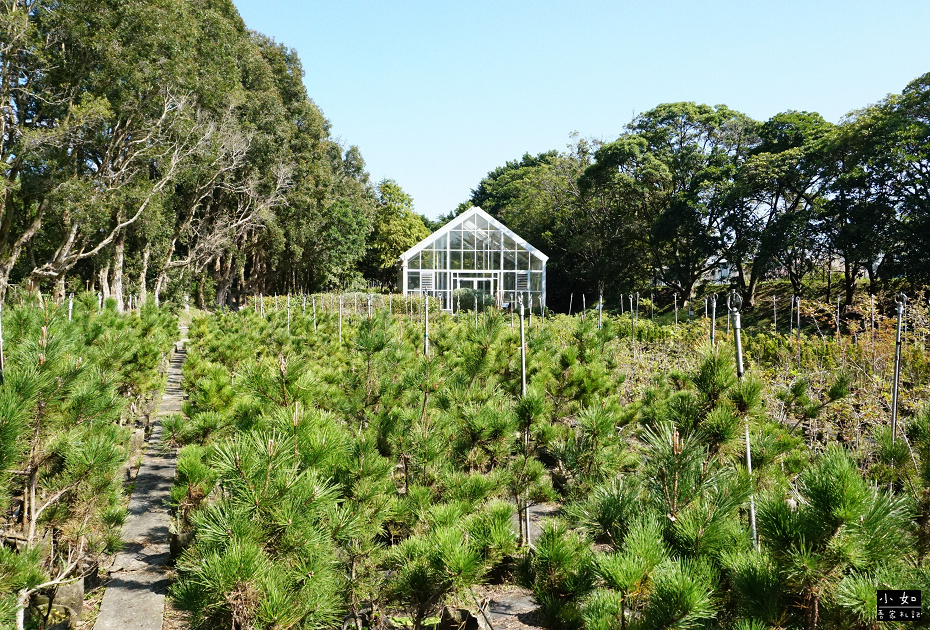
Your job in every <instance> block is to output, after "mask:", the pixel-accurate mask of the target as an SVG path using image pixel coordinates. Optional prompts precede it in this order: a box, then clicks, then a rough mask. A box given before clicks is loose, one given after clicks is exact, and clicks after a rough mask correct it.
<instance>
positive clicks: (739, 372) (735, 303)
mask: <svg viewBox="0 0 930 630" xmlns="http://www.w3.org/2000/svg"><path fill="white" fill-rule="evenodd" d="M742 305H743V298H742V297H740V294H739V293H737V292H736V290H735V289H734V290H732V291H731V292H730V295H728V296H727V308H728V310H729V311H730V316H731V317H732V319H733V341H734V348H735V350H736V377H737V378H738V379H740V380H742V378H743V374H744V371H743V342H742V337H741V335H740V332H741V331H740V328H741V327H740V317H739V309H740V307H742ZM746 471H747V472H748V473H749V483H750V485H751V484H752V450H751V448H750V441H749V416H748V415H747V416H746ZM749 525H750V527H751V528H752V546H753V547H754V548H755V550H756V551H758V550H759V535H758V532H757V531H756V500H755V493H754V492H750V494H749Z"/></svg>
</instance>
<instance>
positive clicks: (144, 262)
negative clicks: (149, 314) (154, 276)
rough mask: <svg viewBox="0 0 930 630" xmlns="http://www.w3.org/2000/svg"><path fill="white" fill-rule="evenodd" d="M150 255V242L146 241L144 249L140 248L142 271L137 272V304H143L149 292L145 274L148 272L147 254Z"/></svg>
mask: <svg viewBox="0 0 930 630" xmlns="http://www.w3.org/2000/svg"><path fill="white" fill-rule="evenodd" d="M151 255H152V244H151V243H146V244H145V249H144V250H142V271H140V272H139V304H145V301H146V300H148V297H149V292H148V288H147V287H146V286H145V282H146V276H147V275H148V273H149V256H151Z"/></svg>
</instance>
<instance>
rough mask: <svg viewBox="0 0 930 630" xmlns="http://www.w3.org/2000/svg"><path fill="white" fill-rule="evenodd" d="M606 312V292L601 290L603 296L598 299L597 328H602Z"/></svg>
mask: <svg viewBox="0 0 930 630" xmlns="http://www.w3.org/2000/svg"><path fill="white" fill-rule="evenodd" d="M603 314H604V292H603V291H601V298H600V299H599V300H598V301H597V329H598V330H600V329H601V328H602V323H603Z"/></svg>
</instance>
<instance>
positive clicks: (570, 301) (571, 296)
mask: <svg viewBox="0 0 930 630" xmlns="http://www.w3.org/2000/svg"><path fill="white" fill-rule="evenodd" d="M574 299H575V294H574V293H569V294H568V316H569V317H571V316H572V302H573V301H574Z"/></svg>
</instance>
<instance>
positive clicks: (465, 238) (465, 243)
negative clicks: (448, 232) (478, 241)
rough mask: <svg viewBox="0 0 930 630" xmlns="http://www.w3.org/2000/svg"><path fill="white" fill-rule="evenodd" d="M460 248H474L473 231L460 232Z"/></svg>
mask: <svg viewBox="0 0 930 630" xmlns="http://www.w3.org/2000/svg"><path fill="white" fill-rule="evenodd" d="M462 249H463V250H465V249H471V250H474V249H475V233H474V232H470V231H469V232H462Z"/></svg>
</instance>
